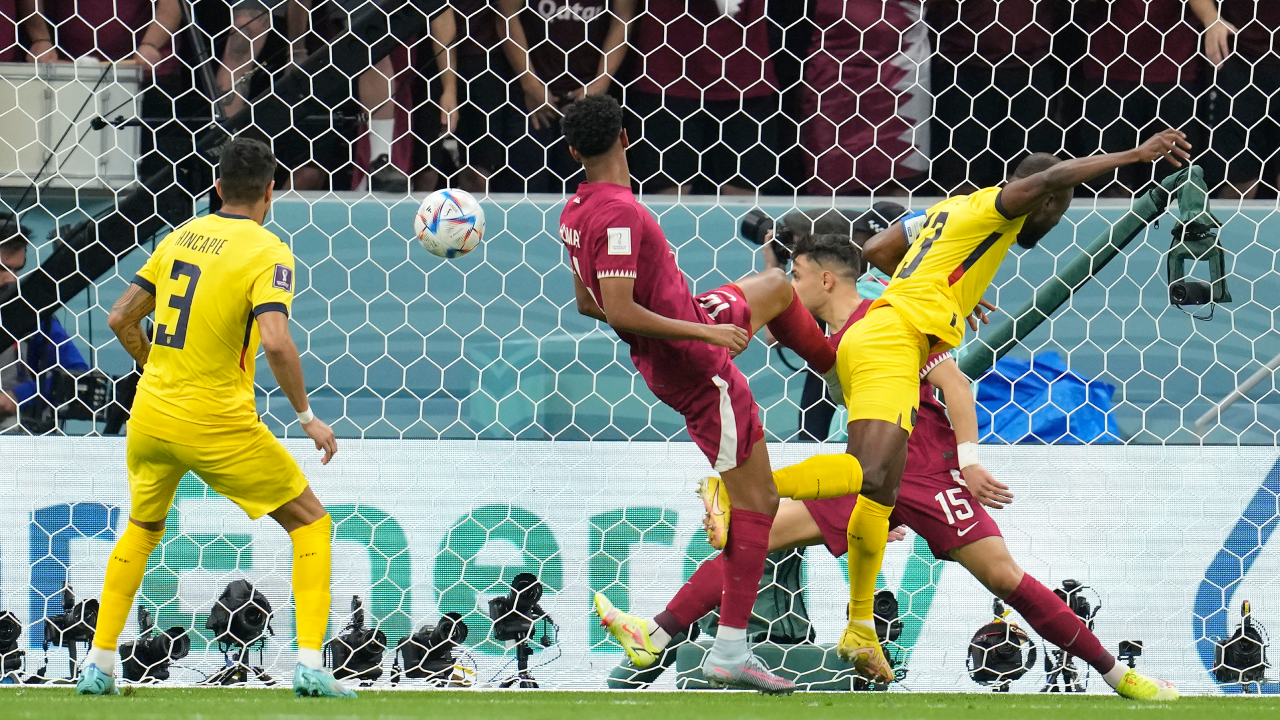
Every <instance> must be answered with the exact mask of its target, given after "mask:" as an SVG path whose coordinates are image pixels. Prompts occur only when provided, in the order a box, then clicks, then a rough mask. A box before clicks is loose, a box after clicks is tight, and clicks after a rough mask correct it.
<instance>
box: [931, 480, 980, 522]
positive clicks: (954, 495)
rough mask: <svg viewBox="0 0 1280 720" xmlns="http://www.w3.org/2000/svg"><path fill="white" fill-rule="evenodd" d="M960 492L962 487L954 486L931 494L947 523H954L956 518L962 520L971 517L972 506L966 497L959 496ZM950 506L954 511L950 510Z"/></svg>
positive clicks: (962, 490)
mask: <svg viewBox="0 0 1280 720" xmlns="http://www.w3.org/2000/svg"><path fill="white" fill-rule="evenodd" d="M962 492H964V488H958V487H955V488H951V489H950V490H943V491H942V492H940V493H938V494H937V495H934V496H933V499H934V500H937V501H938V504H939V505H941V506H942V512H944V513H946V515H947V524H948V525H955V524H956V521H957V520H960V521H964V520H968V519H969V518H971V517H973V506H972V505H970V504H969V501H968V500H967V499H965V498H962V497H960V493H962ZM952 508H954V509H955V512H952Z"/></svg>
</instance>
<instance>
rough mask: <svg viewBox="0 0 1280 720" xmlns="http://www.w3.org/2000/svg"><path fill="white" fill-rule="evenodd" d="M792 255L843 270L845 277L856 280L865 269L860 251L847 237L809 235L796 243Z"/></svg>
mask: <svg viewBox="0 0 1280 720" xmlns="http://www.w3.org/2000/svg"><path fill="white" fill-rule="evenodd" d="M792 253H793V254H794V255H795V256H796V257H800V256H801V255H808V256H809V259H810V260H812V261H814V262H816V263H821V264H822V265H824V266H827V267H830V266H835V267H836V268H839V269H843V270H844V273H845V275H847V276H848V277H850V278H852V279H854V280H857V279H858V277H859V276H861V275H862V272H863V268H864V267H865V265H864V263H863V261H862V249H861V248H859V247H858V246H857V245H856V244H854V242H853V240H851V239H850V238H849V236H848V235H837V234H823V235H810V236H808V237H803V238H800V240H799V241H797V242H796V247H795V250H793V251H792Z"/></svg>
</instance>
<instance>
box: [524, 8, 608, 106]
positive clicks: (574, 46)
mask: <svg viewBox="0 0 1280 720" xmlns="http://www.w3.org/2000/svg"><path fill="white" fill-rule="evenodd" d="M612 18H613V16H612V15H610V14H609V4H608V2H606V0H594V1H593V0H586V2H581V1H575V2H574V3H572V4H570V3H569V0H529V2H528V5H526V6H525V9H524V11H523V12H521V13H520V25H521V27H523V28H524V35H525V40H526V41H527V42H528V43H529V60H530V62H531V63H532V64H533V71H534V73H535V74H537V76H538V77H539V78H541V79H542V81H543V82H545V83H547V85H548V86H550V88H551V92H552V94H554V95H556V96H557V97H562V98H563V97H564V96H566V95H568V94H569V92H570V91H572V90H581V89H582V87H583V86H584V85H586V84H588V83H590V82H591V81H592V80H595V79H596V76H597V74H598V71H599V69H600V58H602V57H604V39H605V36H606V35H608V34H609V23H610V21H611V19H612Z"/></svg>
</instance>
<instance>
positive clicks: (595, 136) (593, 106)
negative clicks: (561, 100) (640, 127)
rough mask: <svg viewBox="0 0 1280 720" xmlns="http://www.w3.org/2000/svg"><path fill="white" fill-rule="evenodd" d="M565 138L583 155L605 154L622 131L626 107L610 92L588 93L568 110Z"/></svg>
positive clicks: (565, 113) (565, 116) (565, 115)
mask: <svg viewBox="0 0 1280 720" xmlns="http://www.w3.org/2000/svg"><path fill="white" fill-rule="evenodd" d="M563 126H564V139H565V141H566V142H568V143H569V147H571V148H573V149H574V150H577V151H578V155H580V156H582V157H595V156H597V155H603V154H605V153H606V152H608V151H609V148H611V147H613V144H614V143H615V142H617V141H618V136H619V135H621V134H622V107H621V106H619V105H618V101H617V100H614V99H613V98H612V97H610V96H608V95H587V96H586V97H582V98H579V99H577V100H574V101H573V104H572V105H570V106H569V107H568V108H567V109H566V110H565V111H564V125H563Z"/></svg>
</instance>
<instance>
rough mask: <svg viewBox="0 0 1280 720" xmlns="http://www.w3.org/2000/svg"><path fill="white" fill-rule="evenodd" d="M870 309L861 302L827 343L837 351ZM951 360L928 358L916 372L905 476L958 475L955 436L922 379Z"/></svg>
mask: <svg viewBox="0 0 1280 720" xmlns="http://www.w3.org/2000/svg"><path fill="white" fill-rule="evenodd" d="M870 309H871V301H870V300H863V301H862V303H861V304H860V305H858V307H857V309H856V310H854V311H853V314H852V315H850V316H849V322H847V323H845V324H844V327H842V328H840V329H839V330H838V331H836V332H834V333H832V334H831V337H829V338H827V342H829V343H831V347H833V348H835V349H836V350H839V348H840V339H841V338H843V337H844V334H845V332H846V331H848V330H849V328H851V327H853V324H854V323H856V322H858V321H859V320H861V319H862V318H864V317H866V315H867V311H868V310H870ZM949 357H951V356H950V355H949V354H948V353H945V352H943V353H936V354H933V355H930V356H929V360H928V362H926V363H925V366H924V367H923V368H921V369H920V412H919V415H917V416H916V424H915V429H914V430H912V432H911V437H910V438H909V439H908V440H907V466H906V469H905V470H903V471H902V474H903V475H904V476H905V475H935V476H948V475H951V474H952V472H953V471H954V472H957V473H958V472H959V471H960V462H959V459H958V458H957V457H956V433H955V430H952V429H951V420H950V418H948V417H947V411H946V409H944V408H943V407H942V403H940V402H938V398H936V397H935V396H934V394H933V386H932V385H930V384H929V383H928V382H927V381H926V380H925V379H924V376H925V375H928V374H929V371H930V370H932V369H934V368H935V367H937V366H938V363H940V362H942V361H943V360H946V359H947V358H949Z"/></svg>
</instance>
